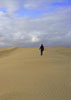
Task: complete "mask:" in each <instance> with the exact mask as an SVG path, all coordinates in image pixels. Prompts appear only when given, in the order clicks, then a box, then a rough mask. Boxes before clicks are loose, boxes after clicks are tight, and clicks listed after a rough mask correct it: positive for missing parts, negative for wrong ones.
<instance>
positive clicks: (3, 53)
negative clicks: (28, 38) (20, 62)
mask: <svg viewBox="0 0 71 100" xmlns="http://www.w3.org/2000/svg"><path fill="white" fill-rule="evenodd" d="M18 49H19V47H11V48H4V49H1V50H0V58H2V57H5V56H9V55H10V54H13V52H15V51H17V50H18Z"/></svg>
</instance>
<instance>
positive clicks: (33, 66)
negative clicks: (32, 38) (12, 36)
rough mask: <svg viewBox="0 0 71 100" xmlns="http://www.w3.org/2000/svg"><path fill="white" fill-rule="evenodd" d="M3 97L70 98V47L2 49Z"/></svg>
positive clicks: (14, 99)
mask: <svg viewBox="0 0 71 100" xmlns="http://www.w3.org/2000/svg"><path fill="white" fill-rule="evenodd" d="M0 100H71V47H48V48H45V51H44V55H43V56H42V57H41V56H40V52H39V48H19V47H12V48H4V49H0Z"/></svg>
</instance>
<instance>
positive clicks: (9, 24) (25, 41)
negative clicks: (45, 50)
mask: <svg viewBox="0 0 71 100" xmlns="http://www.w3.org/2000/svg"><path fill="white" fill-rule="evenodd" d="M41 44H44V46H71V0H0V48H7V47H11V46H19V47H39V46H40V45H41Z"/></svg>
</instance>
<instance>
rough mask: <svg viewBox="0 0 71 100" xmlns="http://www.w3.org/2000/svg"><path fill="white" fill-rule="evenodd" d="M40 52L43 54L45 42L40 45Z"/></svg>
mask: <svg viewBox="0 0 71 100" xmlns="http://www.w3.org/2000/svg"><path fill="white" fill-rule="evenodd" d="M39 49H40V53H41V56H42V55H43V51H44V46H43V44H41V46H40V48H39Z"/></svg>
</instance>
